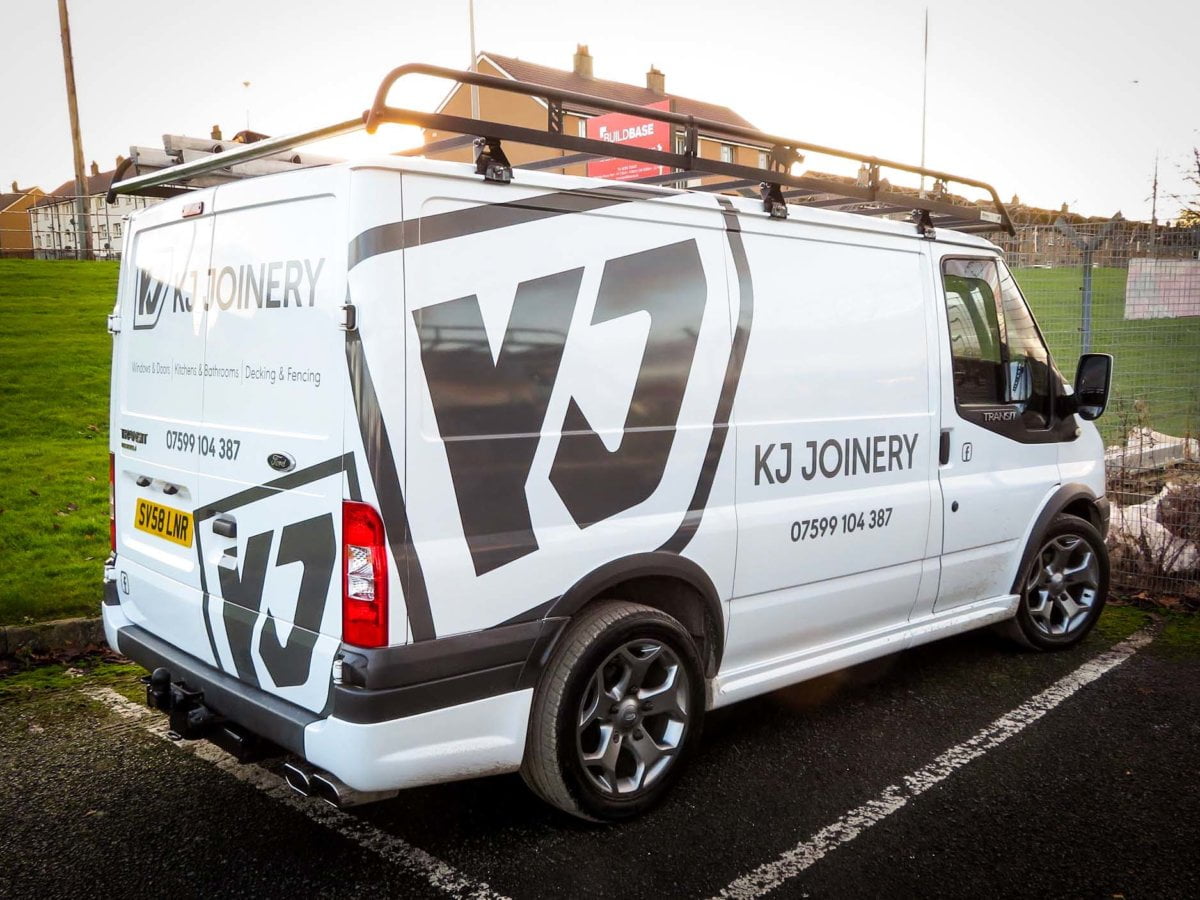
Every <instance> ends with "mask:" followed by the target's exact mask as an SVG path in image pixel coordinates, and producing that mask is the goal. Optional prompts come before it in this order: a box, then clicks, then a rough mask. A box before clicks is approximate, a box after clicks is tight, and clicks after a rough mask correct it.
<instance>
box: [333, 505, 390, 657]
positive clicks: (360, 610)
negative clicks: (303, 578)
mask: <svg viewBox="0 0 1200 900" xmlns="http://www.w3.org/2000/svg"><path fill="white" fill-rule="evenodd" d="M384 547H385V535H384V530H383V520H382V519H381V518H379V513H377V512H376V511H375V510H374V508H372V507H370V506H368V505H367V504H365V503H354V502H351V501H349V500H347V501H346V502H345V503H343V504H342V640H343V641H345V642H346V643H347V644H354V645H355V646H357V647H383V646H386V645H387V642H388V640H387V632H388V583H387V553H386V552H385V550H384Z"/></svg>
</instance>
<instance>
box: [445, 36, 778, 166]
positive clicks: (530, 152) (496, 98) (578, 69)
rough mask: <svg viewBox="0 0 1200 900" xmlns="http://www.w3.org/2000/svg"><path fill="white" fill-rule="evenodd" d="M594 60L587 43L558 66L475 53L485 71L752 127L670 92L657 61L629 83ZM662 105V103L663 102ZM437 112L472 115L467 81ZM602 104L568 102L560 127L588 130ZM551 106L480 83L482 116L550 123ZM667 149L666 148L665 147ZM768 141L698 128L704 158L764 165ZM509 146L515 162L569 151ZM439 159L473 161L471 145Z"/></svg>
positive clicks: (678, 137)
mask: <svg viewBox="0 0 1200 900" xmlns="http://www.w3.org/2000/svg"><path fill="white" fill-rule="evenodd" d="M594 67H595V60H594V59H593V57H592V55H591V53H590V52H589V51H588V48H587V45H585V44H580V45H579V46H578V47H577V48H576V51H575V56H574V59H573V61H572V67H571V69H569V70H567V69H555V68H552V67H550V66H545V65H542V64H540V63H533V62H528V61H526V60H523V59H518V58H516V57H513V56H504V55H502V54H499V53H493V52H491V51H484V52H482V53H480V54H479V56H478V57H477V59H476V68H477V70H478V71H479V72H480V73H482V74H485V75H493V76H497V77H500V78H507V79H510V80H515V81H527V82H532V83H534V84H541V85H546V86H547V87H552V88H557V89H559V90H565V91H574V92H577V93H581V94H591V95H593V96H598V97H603V98H605V99H608V100H618V101H621V102H623V103H633V104H636V105H638V106H650V105H656V104H662V103H665V104H666V108H667V109H669V110H670V111H672V112H676V113H680V114H681V115H688V116H696V117H697V118H704V119H711V120H713V121H716V122H721V123H723V124H728V125H736V126H740V127H743V128H753V127H754V126H753V125H751V124H750V123H749V122H748V121H746V119H745V118H743V117H742V116H741V115H739V114H738V113H737V112H735V111H734V110H732V109H730V108H729V107H727V106H720V105H718V104H715V103H709V102H707V101H704V100H695V99H693V98H691V97H683V96H680V95H678V94H672V93H669V92H668V91H667V89H666V75H665V74H664V73H663V72H661V71H659V70H658V69H657V68H655V67H654V66H651V67H650V69H649V70H648V71H647V72H646V83H645V85H644V86H641V85H636V84H626V83H624V82H620V81H609V80H607V79H604V78H597V77H595V74H594ZM658 108H662V107H661V106H659V107H658ZM437 111H438V112H439V113H445V114H447V115H454V116H463V117H470V115H471V91H470V88H469V87H467V86H465V85H455V86H454V88H453V89H452V90H451V91H450V93H449V94H448V95H447V96H446V98H445V99H444V100H443V101H442V103H441V105H440V106H439V107H438V108H437ZM600 112H601V111H600V110H598V109H596V108H595V107H589V106H587V105H586V104H564V106H563V120H562V129H563V132H564V133H565V134H575V135H579V136H580V137H586V136H587V121H588V120H589V119H591V118H593V117H595V116H596V115H598V114H600ZM548 114H549V110H548V109H547V106H546V103H545V101H543V100H541V99H540V98H535V97H528V96H524V95H521V94H512V93H508V92H506V91H499V90H495V89H492V88H480V89H479V117H480V118H482V119H490V120H494V121H500V122H506V123H510V124H513V125H522V126H525V127H527V128H536V129H539V130H545V129H546V123H547V116H548ZM454 137H457V135H450V134H446V133H442V132H438V131H435V130H433V129H425V130H424V142H425V143H426V144H433V143H436V142H439V141H445V140H447V139H452V138H454ZM682 140H683V138H682V134H681V133H680V132H679V130H678V129H674V134H673V139H672V142H673V144H675V145H676V147H675V148H676V149H677V150H679V151H680V152H682V150H683V147H682ZM664 149H666V148H664ZM769 149H770V148H769V147H766V146H758V145H755V144H752V143H741V142H738V141H731V140H729V139H728V138H727V137H720V136H717V135H706V134H704V133H703V132H701V134H700V142H699V151H700V156H701V157H704V158H706V159H722V160H725V161H727V162H736V163H739V164H741V165H747V166H760V167H765V166H766V153H767V151H768V150H769ZM505 152H506V154H507V155H508V158H509V159H510V160H511V161H512V163H513V165H521V164H523V163H528V162H533V161H535V160H544V159H548V158H551V157H556V156H567V155H570V153H569V151H564V150H555V149H551V148H547V147H533V146H528V145H510V144H507V143H506V144H505ZM429 155H430V156H431V157H433V158H437V159H453V160H459V161H463V162H469V161H471V159H472V150H471V148H470V147H456V148H454V149H450V150H444V151H441V152H437V153H430V154H429ZM553 171H558V172H566V173H567V174H571V175H584V174H587V168H586V164H575V165H569V166H565V167H563V168H561V169H557V170H553Z"/></svg>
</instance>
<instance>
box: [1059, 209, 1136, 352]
mask: <svg viewBox="0 0 1200 900" xmlns="http://www.w3.org/2000/svg"><path fill="white" fill-rule="evenodd" d="M1121 221H1123V220H1122V218H1121V214H1120V213H1117V214H1116V215H1115V216H1113V217H1112V218H1111V219H1110V220H1109V221H1108V222H1107V223H1105V225H1104V227H1103V228H1101V229H1100V230H1099V231H1097V232H1096V233H1095V234H1094V235H1092V236H1091V237H1090V238H1085V237H1083V236H1082V235H1081V234H1080V233H1079V232H1078V231H1076V230H1075V228H1074V227H1073V226H1072V225H1071V223H1070V222H1068V221H1067V220H1066V219H1064V218H1063V217H1062V216H1059V217H1058V219H1057V220H1056V221H1055V223H1054V227H1055V228H1057V229H1058V230H1059V231H1061V232H1062V233H1063V234H1064V235H1066V236H1067V239H1068V240H1070V241H1071V242H1072V243H1073V244H1075V246H1076V247H1078V248H1079V249H1080V250H1082V251H1083V321H1082V323H1081V331H1082V332H1083V334H1082V336H1081V339H1080V340H1081V344H1080V348H1081V349H1080V352H1082V353H1090V352H1091V350H1092V254H1093V253H1094V252H1095V251H1096V249H1097V248H1098V247H1100V246H1101V245H1102V244H1103V243H1104V242H1105V241H1106V240H1108V235H1109V233H1110V232H1111V231H1112V230H1113V229H1114V228H1116V227H1117V225H1118V223H1120V222H1121Z"/></svg>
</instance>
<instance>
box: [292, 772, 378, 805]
mask: <svg viewBox="0 0 1200 900" xmlns="http://www.w3.org/2000/svg"><path fill="white" fill-rule="evenodd" d="M309 784H310V785H311V786H312V796H314V797H319V798H321V799H322V800H324V801H325V802H326V803H329V804H331V805H332V806H336V807H338V808H339V809H345V808H346V807H347V806H362V805H363V804H364V803H375V802H376V801H378V800H389V799H391V798H392V797H395V796H396V795H397V794H399V793H400V792H399V791H398V790H396V791H356V790H355V789H354V788H352V787H350V786H349V785H348V784H346V783H345V782H344V781H342V780H341V779H340V778H338V777H337V776H336V775H330V774H329V773H328V772H320V771H314V772H313V773H312V776H311V777H310V778H309Z"/></svg>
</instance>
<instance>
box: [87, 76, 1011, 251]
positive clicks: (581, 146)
mask: <svg viewBox="0 0 1200 900" xmlns="http://www.w3.org/2000/svg"><path fill="white" fill-rule="evenodd" d="M408 75H426V76H431V77H434V78H442V79H446V80H449V81H453V82H457V83H458V84H464V85H475V86H477V87H486V88H490V89H493V90H499V91H506V92H508V93H513V94H521V95H524V96H528V97H533V98H537V99H540V100H542V101H543V102H544V103H545V105H546V109H547V115H546V128H545V129H544V130H543V129H536V128H528V127H525V126H522V125H514V124H512V123H511V122H496V121H489V120H486V119H474V118H467V117H463V116H454V115H449V114H447V113H439V112H426V111H423V110H415V109H405V108H398V107H392V106H388V105H387V97H388V94H389V93H390V91H391V89H392V87H393V86H394V85H395V83H396V82H397V81H399V80H400V79H401V78H403V77H404V76H408ZM564 104H566V105H575V106H580V107H585V108H588V109H599V110H603V111H606V112H616V113H625V114H627V115H634V116H638V117H640V118H644V119H652V120H657V121H660V122H666V123H668V124H670V125H674V126H677V127H678V128H679V129H680V131H681V135H682V138H683V141H682V148H680V149H681V152H671V151H667V150H657V149H653V148H648V147H635V146H630V145H628V144H615V143H610V142H608V141H601V140H596V139H594V138H587V137H579V136H577V135H571V134H566V133H564V132H563V130H562V123H563V113H562V111H563V106H564ZM384 123H396V124H402V125H416V126H419V127H422V128H425V129H431V130H436V131H443V132H450V133H451V134H454V135H461V137H453V138H449V139H446V140H442V141H437V142H435V143H432V144H427V145H425V146H424V147H417V148H412V149H410V150H405V151H403V152H402V153H401V154H400V155H404V156H415V155H419V154H421V153H434V152H444V151H446V150H450V149H454V148H457V147H464V146H470V145H474V147H475V155H476V171H477V172H478V174H480V175H482V176H483V177H484V178H485V179H487V180H489V181H493V182H497V183H501V184H505V183H508V182H509V181H511V180H512V177H513V176H512V173H513V171H514V170H517V171H519V170H520V169H522V168H525V169H546V168H561V167H565V166H568V165H573V164H575V163H580V162H584V161H586V160H589V159H603V158H612V157H617V158H621V159H628V160H632V161H635V162H644V163H650V164H653V165H658V166H662V167H665V168H667V169H669V170H671V171H669V172H667V173H666V174H663V175H655V176H651V177H648V178H642V179H638V181H640V182H641V183H648V184H654V183H660V184H666V183H672V182H679V181H687V180H689V179H692V178H697V177H703V176H722V177H724V178H725V179H726V180H724V181H720V182H716V183H711V184H703V185H700V186H699V187H698V188H697V189H698V190H703V191H720V192H724V191H737V192H741V193H744V194H749V195H751V196H753V195H755V194H757V195H758V196H759V197H760V198H761V199H762V202H763V209H764V211H765V212H767V213H769V214H770V215H771V216H773V217H777V218H784V217H786V215H787V204H788V202H789V201H790V202H792V203H800V204H803V205H807V206H810V207H819V208H839V207H840V208H844V209H845V211H847V212H854V213H858V214H860V215H868V216H894V215H905V216H907V217H910V218H911V221H912V222H913V223H914V225H915V226H916V227H917V230H918V233H920V234H922V235H932V233H933V230H934V229H935V228H950V229H954V230H957V231H964V232H982V231H995V230H1004V231H1006V232H1008V233H1009V234H1015V231H1014V229H1013V226H1012V220H1011V219H1010V218H1009V215H1008V210H1007V209H1006V208H1005V207H1004V204H1003V203H1002V202H1001V201H1000V197H999V195H998V194H997V193H996V189H995V188H993V187H992V186H991V185H990V184H987V183H986V182H983V181H978V180H976V179H973V178H966V177H964V176H960V175H952V174H950V173H948V172H941V171H937V170H935V169H927V168H924V167H922V166H914V165H909V164H907V163H902V162H898V161H896V160H889V159H881V158H878V157H875V156H870V155H867V154H861V153H853V152H850V151H847V150H840V149H837V148H834V147H824V146H821V145H820V144H811V143H808V142H806V141H798V140H793V139H791V138H785V137H780V136H778V135H772V134H768V133H766V132H762V131H758V130H756V129H754V128H746V127H743V126H739V125H731V124H727V123H724V122H718V121H715V120H712V119H704V118H699V117H696V116H687V115H682V114H680V113H674V112H671V111H669V110H662V109H652V108H648V107H644V106H638V105H636V104H633V103H624V102H621V101H618V100H609V99H607V98H605V97H596V96H593V95H591V94H581V93H577V92H575V91H565V90H560V89H558V88H552V87H549V86H546V85H540V84H534V83H532V82H526V81H516V80H511V79H508V78H499V77H496V76H494V75H485V74H482V73H479V72H470V71H465V72H464V71H460V70H458V69H449V68H444V67H442V66H432V65H426V64H423V63H410V64H408V65H404V66H400V67H398V68H396V69H393V70H392V71H391V72H389V73H388V74H387V76H386V77H385V78H384V79H383V81H382V82H381V83H380V85H379V89H378V90H377V91H376V93H375V101H374V103H373V104H372V105H371V108H370V109H369V110H367V111H366V112H365V113H363V116H362V118H361V119H352V120H349V121H346V122H341V123H338V124H337V125H331V126H328V127H326V128H321V129H316V130H314V131H308V132H304V133H302V134H297V135H290V136H287V137H279V138H270V139H267V140H264V141H259V142H257V143H254V144H249V145H247V146H246V147H244V148H240V149H237V150H227V151H226V152H224V153H221V154H218V155H216V156H215V157H213V158H212V159H199V160H195V161H193V162H190V163H185V164H184V165H180V166H174V167H172V168H168V169H162V170H160V171H157V172H151V173H148V174H145V175H139V176H137V177H134V178H130V179H126V180H124V181H121V182H116V180H115V178H114V184H113V186H112V189H111V191H110V197H112V196H114V195H115V194H120V193H139V192H144V191H147V190H148V189H150V188H159V189H161V188H162V187H163V186H167V187H169V188H172V189H176V190H180V189H186V185H187V182H188V180H189V179H191V178H195V177H197V176H199V175H203V174H207V173H211V172H214V171H219V170H220V169H222V168H227V167H229V166H231V165H234V164H238V163H244V162H247V161H250V160H253V159H258V158H261V157H262V156H267V155H271V154H276V153H280V152H282V151H284V150H290V149H292V148H293V147H297V146H300V145H302V144H305V143H311V142H313V141H317V140H322V139H324V138H328V137H334V136H336V135H340V134H346V133H348V132H351V131H355V130H357V129H359V128H364V127H365V128H366V130H367V131H368V132H370V133H374V132H375V131H376V130H377V129H378V128H379V126H380V125H381V124H384ZM701 132H703V134H704V136H705V137H715V138H718V139H719V138H722V137H724V138H729V139H733V140H737V141H740V142H744V143H750V144H753V145H756V146H761V147H763V148H764V150H765V151H766V152H767V155H768V164H767V167H765V168H760V167H758V166H746V165H741V164H738V163H734V162H722V161H721V160H717V159H705V158H702V157H701V156H700V153H699V141H700V135H701ZM504 141H511V142H513V143H520V144H529V145H534V146H541V147H547V148H551V149H555V150H560V151H561V150H566V151H571V153H572V155H570V156H555V157H550V158H546V159H541V160H535V161H532V162H528V163H524V164H522V165H519V166H511V165H509V164H508V160H507V157H506V156H505V153H504V150H503V146H502V144H503V142H504ZM804 153H814V154H820V155H823V156H831V157H835V158H838V159H845V160H850V161H853V162H857V163H859V164H860V167H861V171H862V172H863V173H864V174H865V176H866V177H865V179H863V178H861V177H860V178H859V179H857V180H854V181H852V180H850V179H846V180H845V181H842V180H838V178H837V177H836V176H829V175H814V174H794V173H793V171H792V170H793V168H794V165H795V164H796V163H798V162H800V161H802V160H803V154H804ZM883 169H891V170H895V171H898V172H904V173H907V174H911V175H918V176H921V177H922V178H930V179H932V180H933V185H934V186H933V189H932V190H931V191H918V190H916V189H902V188H893V187H892V186H891V185H890V184H889V183H888V182H887V181H886V180H885V179H884V178H882V177H881V170H883ZM950 184H958V185H963V186H965V187H970V188H975V189H977V190H980V191H984V192H986V193H987V194H988V196H989V197H990V199H991V205H992V207H993V209H991V210H989V209H986V208H984V207H982V206H980V205H978V204H975V203H972V202H970V201H961V202H954V200H953V198H950V197H949V192H948V186H949V185H950Z"/></svg>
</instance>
